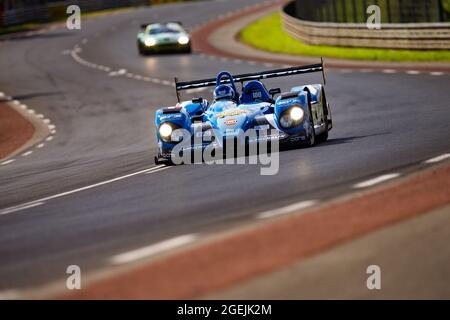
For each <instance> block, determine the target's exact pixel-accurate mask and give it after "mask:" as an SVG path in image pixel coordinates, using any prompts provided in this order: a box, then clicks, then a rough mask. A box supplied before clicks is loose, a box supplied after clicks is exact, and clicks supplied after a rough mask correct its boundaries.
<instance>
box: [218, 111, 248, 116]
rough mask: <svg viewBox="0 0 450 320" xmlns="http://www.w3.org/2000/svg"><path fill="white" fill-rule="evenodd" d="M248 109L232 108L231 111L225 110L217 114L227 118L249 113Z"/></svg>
mask: <svg viewBox="0 0 450 320" xmlns="http://www.w3.org/2000/svg"><path fill="white" fill-rule="evenodd" d="M248 112H249V111H248V110H239V109H237V110H230V111H223V112H221V113H219V114H218V115H217V118H225V117H232V116H238V115H240V114H244V113H248Z"/></svg>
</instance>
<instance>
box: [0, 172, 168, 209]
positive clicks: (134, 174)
mask: <svg viewBox="0 0 450 320" xmlns="http://www.w3.org/2000/svg"><path fill="white" fill-rule="evenodd" d="M162 168H169V167H165V166H164V165H160V166H156V167H152V168H149V169H145V170H141V171H137V172H133V173H129V174H126V175H123V176H120V177H117V178H113V179H109V180H106V181H102V182H98V183H94V184H91V185H88V186H85V187H82V188H77V189H73V190H70V191H66V192H61V193H58V194H55V195H53V196H48V197H45V198H42V199H38V200H34V201H30V202H26V203H23V204H21V205H18V206H15V207H11V208H5V209H3V210H1V211H0V214H2V212H4V211H8V210H11V209H13V208H16V207H27V208H28V206H30V205H32V204H34V203H37V202H45V201H48V200H52V199H56V198H61V197H65V196H68V195H71V194H74V193H78V192H82V191H86V190H89V189H93V188H97V187H100V186H103V185H105V184H109V183H112V182H117V181H120V180H124V179H127V178H130V177H133V176H136V175H139V174H143V173H151V172H158V171H159V169H162Z"/></svg>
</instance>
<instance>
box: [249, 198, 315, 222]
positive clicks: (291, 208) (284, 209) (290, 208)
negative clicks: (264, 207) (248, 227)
mask: <svg viewBox="0 0 450 320" xmlns="http://www.w3.org/2000/svg"><path fill="white" fill-rule="evenodd" d="M316 203H317V201H316V200H307V201H301V202H297V203H294V204H291V205H288V206H286V207H282V208H277V209H273V210H269V211H264V212H261V213H259V214H258V215H257V218H258V219H266V218H272V217H275V216H279V215H282V214H287V213H291V212H293V211H297V210H302V209H305V208H308V207H311V206H313V205H315V204H316Z"/></svg>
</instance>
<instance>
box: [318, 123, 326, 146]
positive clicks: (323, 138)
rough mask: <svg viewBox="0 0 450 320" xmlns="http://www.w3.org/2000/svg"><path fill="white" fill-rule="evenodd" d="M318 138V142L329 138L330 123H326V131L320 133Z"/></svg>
mask: <svg viewBox="0 0 450 320" xmlns="http://www.w3.org/2000/svg"><path fill="white" fill-rule="evenodd" d="M316 138H317V139H316V140H317V142H318V143H322V142H325V141H327V140H328V123H327V124H326V129H325V132H323V133H321V134H319V135H318V136H317V137H316Z"/></svg>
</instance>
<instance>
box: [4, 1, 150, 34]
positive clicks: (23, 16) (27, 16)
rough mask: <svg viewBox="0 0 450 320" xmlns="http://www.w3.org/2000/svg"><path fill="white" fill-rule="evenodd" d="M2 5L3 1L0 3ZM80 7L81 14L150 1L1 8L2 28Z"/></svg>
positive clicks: (58, 16) (76, 2)
mask: <svg viewBox="0 0 450 320" xmlns="http://www.w3.org/2000/svg"><path fill="white" fill-rule="evenodd" d="M0 4H1V1H0ZM73 4H74V5H78V6H80V8H81V12H91V11H96V10H104V9H112V8H119V7H127V6H137V5H148V4H150V1H149V0H67V1H58V2H54V1H52V2H47V3H45V2H44V3H42V4H34V5H33V4H29V5H24V6H22V7H18V8H13V9H9V10H6V11H3V12H2V9H1V8H0V15H1V17H0V27H7V26H12V25H17V24H22V23H29V22H46V21H50V20H53V19H57V18H62V17H65V16H67V14H66V8H67V6H69V5H73Z"/></svg>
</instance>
